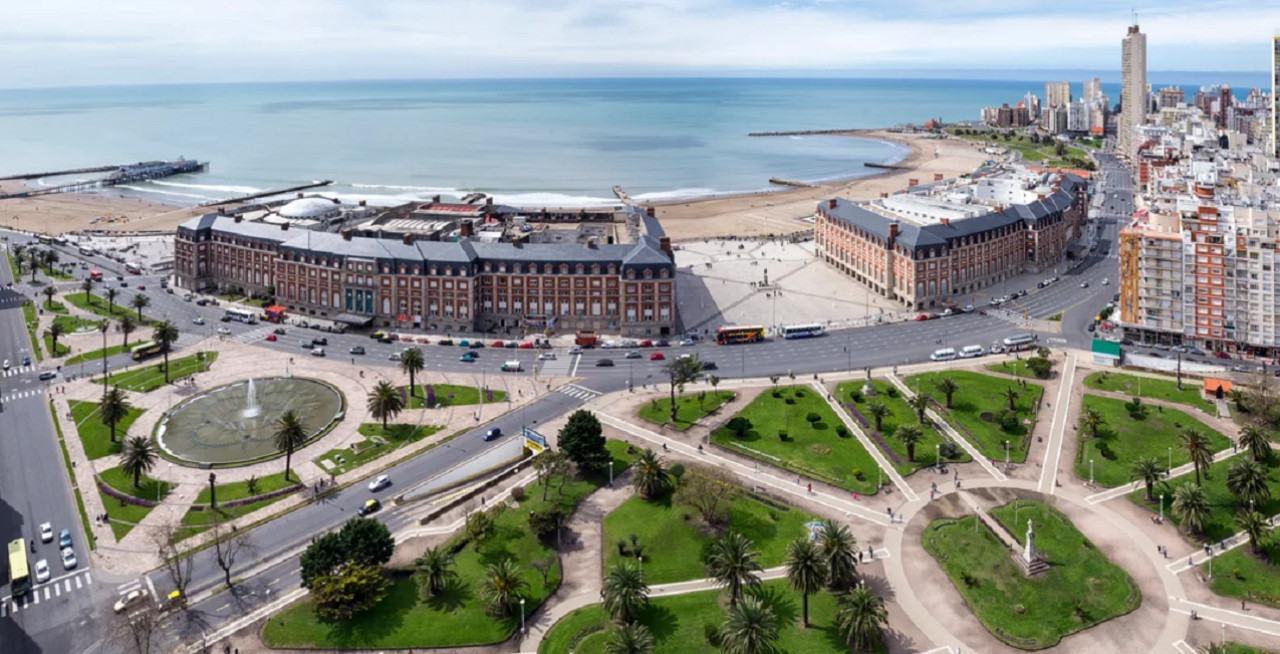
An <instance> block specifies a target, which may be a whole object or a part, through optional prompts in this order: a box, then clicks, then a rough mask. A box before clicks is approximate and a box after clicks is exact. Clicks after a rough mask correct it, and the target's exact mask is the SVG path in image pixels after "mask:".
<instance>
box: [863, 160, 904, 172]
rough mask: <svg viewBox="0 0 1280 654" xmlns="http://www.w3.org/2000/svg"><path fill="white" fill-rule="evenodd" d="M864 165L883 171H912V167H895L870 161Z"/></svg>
mask: <svg viewBox="0 0 1280 654" xmlns="http://www.w3.org/2000/svg"><path fill="white" fill-rule="evenodd" d="M862 165H864V166H866V167H867V168H881V169H883V170H911V168H910V166H895V165H893V164H882V163H872V162H870V161H867V162H864V163H863V164H862Z"/></svg>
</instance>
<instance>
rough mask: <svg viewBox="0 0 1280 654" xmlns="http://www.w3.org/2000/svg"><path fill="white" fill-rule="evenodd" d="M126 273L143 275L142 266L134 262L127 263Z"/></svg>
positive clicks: (125, 265) (125, 264)
mask: <svg viewBox="0 0 1280 654" xmlns="http://www.w3.org/2000/svg"><path fill="white" fill-rule="evenodd" d="M124 271H125V272H127V273H129V274H130V275H141V274H142V265H141V264H137V263H134V262H132V261H126V262H125V263H124Z"/></svg>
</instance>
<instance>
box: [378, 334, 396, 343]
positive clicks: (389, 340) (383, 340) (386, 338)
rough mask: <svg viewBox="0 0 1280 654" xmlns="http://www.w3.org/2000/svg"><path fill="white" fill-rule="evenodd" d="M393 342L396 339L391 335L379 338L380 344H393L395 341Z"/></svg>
mask: <svg viewBox="0 0 1280 654" xmlns="http://www.w3.org/2000/svg"><path fill="white" fill-rule="evenodd" d="M393 340H395V339H394V338H391V334H383V335H382V336H379V337H378V342H379V343H390V342H391V341H393Z"/></svg>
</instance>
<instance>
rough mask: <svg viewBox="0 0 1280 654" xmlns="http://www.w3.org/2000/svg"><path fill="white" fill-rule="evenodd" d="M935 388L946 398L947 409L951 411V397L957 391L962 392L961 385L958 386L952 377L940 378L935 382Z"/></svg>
mask: <svg viewBox="0 0 1280 654" xmlns="http://www.w3.org/2000/svg"><path fill="white" fill-rule="evenodd" d="M933 387H934V388H936V389H938V392H939V393H942V394H943V395H945V396H946V398H947V408H948V409H950V408H951V396H952V395H955V393H956V391H958V390H960V385H959V384H957V383H956V382H955V380H954V379H952V378H950V377H938V378H937V379H934V380H933ZM921 422H924V420H921Z"/></svg>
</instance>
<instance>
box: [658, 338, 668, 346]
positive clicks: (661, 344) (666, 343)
mask: <svg viewBox="0 0 1280 654" xmlns="http://www.w3.org/2000/svg"><path fill="white" fill-rule="evenodd" d="M654 345H655V346H657V347H671V342H670V341H668V340H667V339H665V338H664V339H662V340H659V341H657V342H656V343H654Z"/></svg>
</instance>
